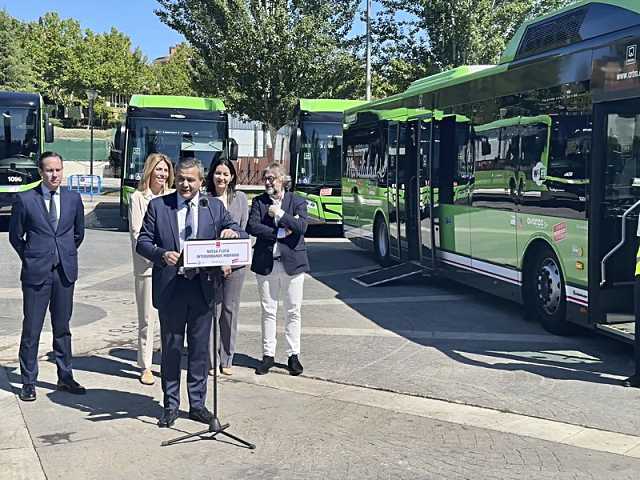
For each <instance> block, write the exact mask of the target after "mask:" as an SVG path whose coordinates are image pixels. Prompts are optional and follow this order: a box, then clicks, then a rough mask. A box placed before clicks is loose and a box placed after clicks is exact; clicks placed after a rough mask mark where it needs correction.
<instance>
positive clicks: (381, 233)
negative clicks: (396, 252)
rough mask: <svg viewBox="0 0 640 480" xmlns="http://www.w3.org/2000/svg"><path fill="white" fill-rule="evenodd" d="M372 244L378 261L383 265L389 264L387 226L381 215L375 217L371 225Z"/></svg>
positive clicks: (389, 253)
mask: <svg viewBox="0 0 640 480" xmlns="http://www.w3.org/2000/svg"><path fill="white" fill-rule="evenodd" d="M373 244H374V245H373V246H374V250H375V253H376V260H377V261H378V263H379V264H380V265H382V266H383V267H386V266H388V265H390V264H391V252H390V251H389V227H387V222H385V221H384V219H383V218H381V217H377V218H376V221H375V223H374V226H373Z"/></svg>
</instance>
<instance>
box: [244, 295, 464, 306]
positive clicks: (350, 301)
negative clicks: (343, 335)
mask: <svg viewBox="0 0 640 480" xmlns="http://www.w3.org/2000/svg"><path fill="white" fill-rule="evenodd" d="M473 298H474V296H472V295H415V296H412V297H379V298H366V297H349V298H320V299H313V300H303V301H302V306H307V307H308V306H330V305H346V306H351V305H367V304H379V303H400V302H401V303H427V302H459V301H462V300H471V299H473ZM258 307H260V302H240V308H258Z"/></svg>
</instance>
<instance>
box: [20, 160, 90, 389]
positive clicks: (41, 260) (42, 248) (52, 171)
mask: <svg viewBox="0 0 640 480" xmlns="http://www.w3.org/2000/svg"><path fill="white" fill-rule="evenodd" d="M38 169H39V172H40V176H41V177H42V183H41V184H40V185H39V186H37V187H35V188H33V189H31V190H28V191H26V192H21V193H19V194H18V196H17V199H16V202H15V203H14V205H13V208H12V212H11V220H10V223H9V242H11V245H12V246H13V248H14V249H15V251H16V252H17V253H18V256H19V257H20V260H21V261H22V272H21V274H20V280H21V282H22V296H23V310H24V319H23V323H22V335H21V338H20V353H19V357H20V375H21V377H22V389H21V390H20V399H21V400H23V401H27V402H28V401H33V400H35V399H36V388H35V385H36V381H37V379H38V344H39V343H40V333H41V332H42V326H43V324H44V316H45V313H46V311H47V307H49V310H50V312H51V324H52V327H53V352H54V354H55V360H56V367H57V372H58V384H57V389H58V390H64V391H68V392H70V393H74V394H84V393H85V389H84V387H82V386H81V385H80V384H79V383H78V382H76V381H75V380H74V378H73V371H72V368H71V332H70V330H69V320H70V319H71V312H72V310H73V288H74V285H75V281H76V280H77V279H78V247H79V246H80V244H81V243H82V240H83V239H84V206H83V205H82V199H81V198H80V194H79V193H78V192H73V191H69V190H64V189H62V188H60V184H61V183H62V178H63V164H62V157H61V156H60V155H59V154H57V153H55V152H44V153H43V154H42V155H41V156H40V159H39V161H38Z"/></svg>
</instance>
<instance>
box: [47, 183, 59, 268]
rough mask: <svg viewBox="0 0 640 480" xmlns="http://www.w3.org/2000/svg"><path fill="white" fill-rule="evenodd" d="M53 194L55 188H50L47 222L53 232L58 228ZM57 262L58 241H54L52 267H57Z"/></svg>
mask: <svg viewBox="0 0 640 480" xmlns="http://www.w3.org/2000/svg"><path fill="white" fill-rule="evenodd" d="M55 194H56V191H55V190H51V191H50V192H49V222H51V226H52V227H53V231H54V232H55V231H57V230H58V209H57V208H56V202H55V200H54V196H55ZM59 263H60V254H59V253H58V243H57V242H56V249H55V254H54V257H53V266H54V268H55V267H57V266H58V264H59Z"/></svg>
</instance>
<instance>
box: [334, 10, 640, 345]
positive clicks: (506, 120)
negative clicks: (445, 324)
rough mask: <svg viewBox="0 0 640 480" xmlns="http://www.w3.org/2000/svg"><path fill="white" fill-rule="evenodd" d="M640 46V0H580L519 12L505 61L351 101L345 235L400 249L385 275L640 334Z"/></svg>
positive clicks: (551, 321) (550, 318)
mask: <svg viewBox="0 0 640 480" xmlns="http://www.w3.org/2000/svg"><path fill="white" fill-rule="evenodd" d="M638 46H640V5H639V4H638V2H635V1H631V0H601V1H580V2H576V3H574V4H572V5H570V6H568V7H565V8H563V9H561V10H558V11H556V12H553V13H550V14H548V15H545V16H543V17H540V18H537V19H534V20H531V21H528V22H526V23H525V24H524V25H522V26H521V27H520V28H519V30H518V31H517V33H516V35H515V36H514V38H513V39H512V40H511V41H510V42H509V44H508V46H507V48H506V51H505V52H504V54H503V56H502V58H501V60H500V62H499V64H498V65H479V66H462V67H458V68H455V69H453V70H450V71H446V72H442V73H440V74H437V75H433V76H431V77H428V78H424V79H420V80H417V81H415V82H413V83H412V84H411V85H410V86H409V87H408V88H407V90H406V91H404V92H402V93H400V94H397V95H393V96H391V97H388V98H385V99H381V100H377V101H372V102H369V103H366V104H364V105H360V106H357V107H354V108H351V109H348V110H346V111H345V117H344V122H345V126H344V135H343V167H342V172H343V174H342V198H343V215H344V230H345V236H347V237H348V238H349V239H350V240H351V241H352V242H354V243H355V244H357V245H359V246H362V247H365V248H371V249H373V250H374V253H375V255H376V257H377V259H378V260H379V262H380V263H382V264H383V265H388V264H391V263H395V264H397V265H396V266H394V267H391V268H388V269H383V270H381V271H380V272H378V274H377V275H378V277H377V278H378V280H376V282H377V283H381V282H380V281H379V279H380V278H382V279H383V280H384V277H385V275H386V276H387V277H388V278H394V276H395V278H397V277H401V276H408V275H410V274H415V273H419V272H422V271H424V270H425V269H432V270H433V271H435V272H437V273H439V274H442V275H443V276H448V277H451V278H453V279H455V280H457V281H459V282H462V283H465V284H468V285H471V286H474V287H476V288H479V289H481V290H485V291H488V292H491V293H494V294H497V295H499V296H502V297H505V298H508V299H512V300H515V301H518V302H521V303H524V304H525V305H526V307H527V308H526V309H525V311H526V312H527V314H528V315H531V316H535V317H537V318H538V319H539V320H540V321H541V322H542V324H543V325H544V326H545V327H546V328H547V329H548V330H550V331H552V332H555V333H559V334H566V333H569V332H570V331H571V330H572V327H573V326H574V324H579V325H582V326H586V327H590V328H595V329H597V330H599V331H602V332H604V333H607V334H610V335H613V336H616V337H618V338H623V339H625V340H628V341H632V340H633V332H634V326H633V323H632V321H633V316H632V313H633V294H632V289H633V280H634V276H633V275H634V268H635V254H636V250H637V247H638V240H637V237H636V234H635V233H636V230H637V225H638V210H639V207H640V189H639V188H638V185H640V73H639V72H640V58H638V55H637V49H638ZM385 271H386V272H387V273H386V274H385V273H384V272H385ZM365 283H366V282H365Z"/></svg>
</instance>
